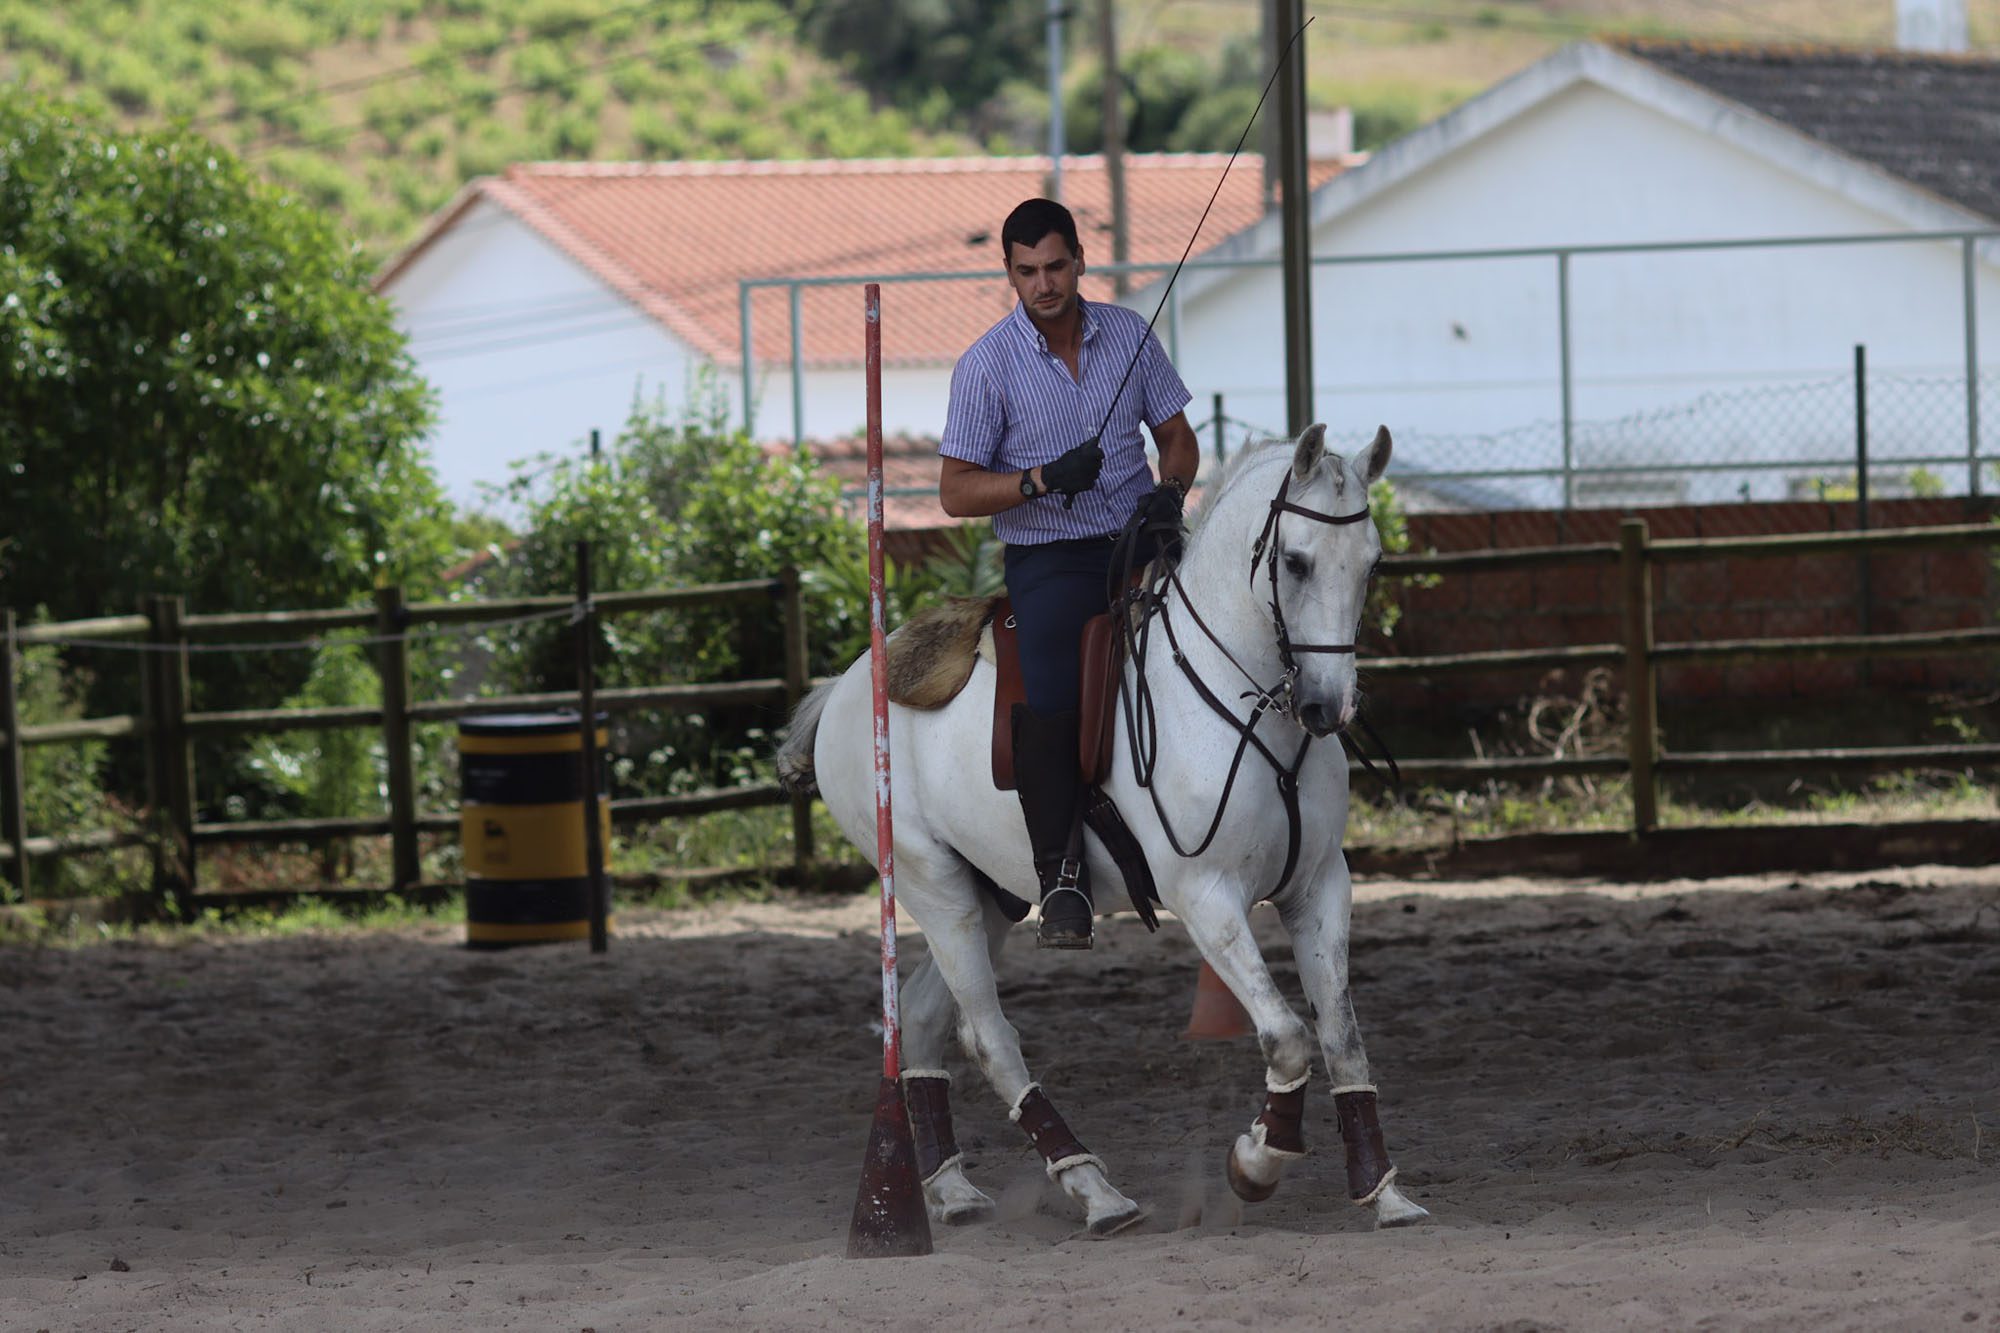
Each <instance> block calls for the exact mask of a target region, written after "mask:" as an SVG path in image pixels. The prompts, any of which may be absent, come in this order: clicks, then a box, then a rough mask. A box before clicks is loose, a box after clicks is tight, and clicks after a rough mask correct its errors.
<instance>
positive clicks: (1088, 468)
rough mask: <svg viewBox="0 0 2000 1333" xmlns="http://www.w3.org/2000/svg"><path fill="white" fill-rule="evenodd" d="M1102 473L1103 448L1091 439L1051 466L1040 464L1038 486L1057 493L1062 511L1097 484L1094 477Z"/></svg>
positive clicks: (1050, 464) (1094, 439) (1049, 464)
mask: <svg viewBox="0 0 2000 1333" xmlns="http://www.w3.org/2000/svg"><path fill="white" fill-rule="evenodd" d="M1103 470H1104V446H1102V445H1100V444H1099V443H1098V442H1097V438H1096V437H1095V436H1092V437H1091V438H1090V439H1088V440H1085V441H1084V442H1083V443H1082V444H1079V445H1077V446H1076V447H1075V448H1074V449H1071V450H1070V451H1069V452H1068V453H1065V454H1064V455H1063V456H1062V457H1060V458H1058V459H1056V460H1055V461H1054V462H1053V463H1044V464H1042V485H1044V486H1046V487H1047V488H1048V489H1049V490H1052V491H1057V492H1059V493H1061V495H1062V498H1063V508H1064V509H1068V508H1069V507H1070V506H1071V505H1073V504H1075V503H1076V497H1077V496H1079V495H1081V494H1083V493H1084V492H1085V491H1087V490H1089V489H1090V488H1091V487H1093V486H1095V485H1096V484H1097V474H1098V473H1100V472H1102V471H1103Z"/></svg>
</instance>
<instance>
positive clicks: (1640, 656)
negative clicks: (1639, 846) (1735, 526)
mask: <svg viewBox="0 0 2000 1333" xmlns="http://www.w3.org/2000/svg"><path fill="white" fill-rule="evenodd" d="M1618 566H1619V572H1620V573H1621V574H1622V575H1623V576H1624V583H1625V755H1626V759H1627V760H1628V761H1629V763H1630V764H1631V766H1632V831H1633V832H1634V833H1635V834H1638V835H1640V836H1642V837H1643V836H1644V835H1646V834H1648V833H1651V832H1652V831H1653V830H1654V828H1656V827H1658V825H1659V822H1660V792H1659V787H1658V784H1657V781H1656V780H1655V778H1654V776H1653V761H1654V759H1655V757H1656V756H1657V754H1658V752H1659V727H1660V717H1659V709H1660V703H1659V693H1658V681H1657V678H1656V671H1655V669H1654V666H1653V580H1652V577H1651V573H1652V571H1651V570H1650V569H1649V567H1648V565H1647V561H1646V520H1645V519H1643V518H1628V519H1625V520H1623V521H1622V522H1620V523H1619V525H1618Z"/></svg>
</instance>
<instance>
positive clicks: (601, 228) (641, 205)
mask: <svg viewBox="0 0 2000 1333" xmlns="http://www.w3.org/2000/svg"><path fill="white" fill-rule="evenodd" d="M1227 160H1228V159H1227V157H1226V156H1225V155H1223V154H1215V153H1189V154H1133V155H1131V156H1129V157H1127V158H1126V166H1127V169H1126V197H1127V199H1128V200H1129V201H1130V214H1131V218H1132V236H1131V247H1130V248H1131V257H1132V259H1133V261H1134V262H1138V263H1159V262H1164V263H1171V262H1173V261H1174V260H1176V259H1179V258H1180V255H1181V251H1182V249H1183V248H1184V247H1185V246H1186V245H1187V243H1188V238H1189V236H1190V235H1191V234H1192V233H1193V231H1194V228H1195V223H1196V221H1197V220H1198V219H1199V218H1200V217H1201V214H1202V210H1203V208H1205V207H1206V206H1207V204H1208V199H1209V195H1210V194H1211V192H1213V191H1214V190H1215V188H1216V183H1217V181H1218V179H1220V178H1221V176H1222V168H1223V164H1224V162H1226V161H1227ZM1345 165H1346V162H1344V161H1339V160H1325V161H1317V162H1314V163H1313V164H1312V166H1311V172H1310V177H1309V179H1310V183H1311V186H1312V188H1314V189H1317V188H1318V187H1319V186H1321V185H1323V184H1325V183H1326V182H1327V181H1329V180H1331V179H1332V178H1333V177H1334V176H1336V175H1338V174H1339V173H1340V172H1341V170H1342V169H1343V168H1344V166H1345ZM1048 166H1049V159H1048V158H1046V157H1015V158H903V159H894V160H867V161H806V162H657V163H571V162H543V163H528V164H523V165H519V166H514V167H510V168H509V169H508V170H507V173H506V175H504V176H500V177H484V178H482V179H480V180H477V181H474V182H473V183H472V184H471V185H469V186H468V187H467V188H466V189H465V190H464V191H463V192H461V194H460V196H459V198H458V199H456V200H454V201H453V203H452V204H451V205H449V206H447V207H446V208H445V209H444V210H443V211H441V212H440V213H438V214H437V215H436V216H435V217H434V218H433V219H432V221H431V222H430V224H429V225H428V226H427V228H426V229H425V231H424V233H423V235H422V236H420V237H419V238H418V239H417V241H416V242H415V243H414V244H412V245H411V246H410V247H409V248H408V249H407V250H405V251H403V253H402V254H400V255H398V256H397V257H396V258H395V259H393V260H391V261H390V263H389V264H388V265H387V266H386V267H385V268H384V269H383V271H382V272H381V274H380V275H379V276H378V278H377V280H376V285H377V287H378V288H380V287H383V286H386V285H387V284H388V283H390V282H392V281H393V280H394V279H395V277H396V275H397V274H398V273H400V272H402V271H403V270H404V269H405V268H407V267H408V266H409V265H410V264H411V263H412V262H413V261H414V260H415V259H416V258H417V257H418V256H419V255H421V254H422V253H423V252H424V250H425V249H427V248H428V247H429V246H430V245H431V244H432V243H433V242H435V241H436V240H437V239H438V238H439V237H440V236H442V235H444V234H446V233H447V232H448V231H449V230H450V229H451V227H452V226H453V225H454V224H455V223H456V222H457V220H458V219H459V218H460V217H462V216H463V215H464V213H465V211H466V210H467V209H468V208H469V207H470V206H471V204H472V203H473V202H474V201H475V200H477V199H479V198H482V197H483V198H485V199H489V200H491V201H492V202H493V203H495V204H497V205H499V206H500V207H502V208H504V209H506V210H507V211H509V212H511V213H513V214H514V215H515V216H517V217H519V218H520V219H521V220H522V221H524V222H526V223H527V224H528V225H529V226H531V227H533V228H535V229H536V230H537V231H538V232H540V233H541V234H542V235H543V236H545V237H547V238H548V239H549V240H550V241H551V242H553V243H554V244H555V245H557V246H559V247H560V248H561V249H562V250H563V251H565V252H566V253H568V254H569V255H571V256H572V257H573V258H575V259H576V260H577V261H578V262H579V263H581V264H583V265H584V266H585V267H586V268H588V269H589V270H590V271H591V272H593V273H595V274H596V275H597V276H598V277H599V278H600V279H602V280H603V281H604V282H605V283H606V285H608V286H609V287H611V288H612V289H613V290H614V291H616V292H618V293H619V294H620V295H622V296H623V297H624V298H625V299H626V300H628V301H631V302H632V303H633V304H634V305H636V306H638V307H639V308H640V309H642V310H644V311H645V312H647V313H648V314H649V315H651V316H652V317H653V318H654V319H656V320H658V321H659V323H660V324H661V325H663V326H664V327H666V328H667V329H668V330H670V331H671V332H673V333H674V334H675V335H677V336H678V337H680V338H681V339H683V340H685V341H686V342H688V343H689V344H691V345H692V346H693V347H694V348H695V349H696V350H697V351H698V352H700V353H701V354H702V355H704V356H706V357H707V358H709V359H710V360H712V361H714V362H716V363H717V364H719V365H724V366H728V367H731V368H734V367H736V365H737V364H738V361H739V355H738V352H739V347H740V339H741V334H740V312H739V304H738V301H739V297H738V288H737V283H738V281H739V280H740V279H743V278H768V277H800V276H807V277H821V276H840V275H857V276H861V275H865V276H879V275H885V274H896V273H918V272H954V273H956V272H972V273H979V274H982V275H984V276H983V278H982V279H979V280H972V281H966V280H960V281H955V282H927V283H894V284H888V285H885V286H884V288H883V293H882V350H883V360H884V361H885V363H888V364H892V365H894V364H900V365H949V364H950V363H951V362H952V361H954V360H956V359H957V357H958V355H959V353H961V352H963V351H964V350H965V348H966V347H967V346H968V345H969V344H970V343H971V342H972V340H973V339H974V338H976V337H978V336H979V334H980V333H982V332H983V331H985V329H986V328H987V327H988V326H989V325H991V324H992V323H993V321H994V320H996V319H998V318H999V317H1000V316H1001V315H1003V314H1005V313H1006V312H1007V311H1008V310H1009V309H1010V308H1011V307H1012V305H1013V301H1014V297H1013V293H1012V292H1011V291H1010V290H1009V289H1008V288H1007V286H1006V284H1005V282H1004V280H1003V278H1002V276H1001V273H1000V253H999V239H998V237H999V231H1000V223H1001V222H1002V221H1003V220H1004V219H1005V217H1006V215H1007V213H1008V211H1009V210H1010V209H1012V208H1013V206H1014V205H1015V204H1017V203H1019V202H1020V201H1021V200H1023V199H1026V198H1029V197H1031V196H1034V195H1038V194H1040V193H1042V192H1043V190H1044V188H1045V185H1044V176H1045V175H1046V173H1047V171H1048ZM1262 181H1263V163H1262V160H1261V159H1260V158H1258V157H1257V156H1256V155H1254V154H1247V153H1246V154H1244V155H1243V156H1241V157H1239V158H1238V159H1237V161H1236V165H1235V167H1234V168H1233V169H1231V171H1230V172H1229V176H1228V178H1227V180H1226V181H1225V182H1224V183H1223V186H1222V193H1221V195H1220V197H1219V198H1218V199H1217V200H1216V202H1215V208H1214V211H1213V212H1212V213H1210V214H1209V217H1208V220H1207V221H1206V222H1205V223H1203V224H1202V228H1201V237H1200V240H1199V242H1198V243H1197V246H1196V251H1197V253H1199V252H1200V251H1201V250H1204V249H1207V248H1208V247H1210V246H1212V245H1215V244H1217V243H1219V242H1221V241H1222V240H1224V239H1226V238H1227V237H1229V236H1230V235H1232V234H1234V233H1236V232H1238V231H1241V230H1243V229H1244V228H1246V227H1248V226H1250V225H1251V224H1252V223H1254V222H1256V221H1257V220H1258V219H1259V218H1260V217H1262V216H1263V203H1262V190H1263V185H1262ZM1063 195H1064V198H1065V201H1066V202H1067V203H1068V204H1069V205H1070V208H1071V209H1072V210H1073V211H1074V212H1075V213H1076V217H1077V230H1078V232H1079V237H1080V239H1081V240H1082V242H1083V247H1084V254H1085V258H1086V259H1087V260H1089V261H1093V262H1096V263H1108V262H1110V259H1111V237H1110V234H1109V230H1108V222H1107V220H1106V219H1107V217H1108V214H1109V207H1108V203H1107V200H1108V198H1109V183H1108V181H1107V178H1106V174H1105V170H1104V160H1103V159H1102V158H1101V157H1077V158H1065V159H1063ZM1143 280H1144V279H1143V277H1142V278H1141V281H1143ZM753 291H754V295H753V297H752V316H751V322H752V329H753V336H754V338H755V343H756V346H755V355H756V359H757V360H758V361H760V362H763V363H766V364H772V363H777V364H783V363H786V362H788V361H789V360H790V357H791V332H790V319H789V313H790V312H789V308H788V307H789V295H788V293H787V292H786V291H785V290H784V289H782V288H756V289H753ZM1110 291H1111V284H1110V283H1109V281H1092V280H1090V279H1086V288H1085V294H1086V295H1089V296H1093V297H1097V298H1099V299H1104V298H1107V297H1108V296H1109V295H1110ZM800 308H801V316H802V319H801V323H802V326H803V332H802V336H801V354H802V356H803V358H804V360H805V362H806V363H807V364H809V365H814V366H845V365H856V364H859V363H860V360H861V345H862V325H861V298H860V295H859V293H858V291H857V290H856V289H855V288H854V287H853V286H850V285H847V284H841V285H838V286H833V287H825V288H806V289H804V290H803V293H802V296H801V300H800Z"/></svg>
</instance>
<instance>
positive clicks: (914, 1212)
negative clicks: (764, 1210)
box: [847, 282, 931, 1259]
mask: <svg viewBox="0 0 2000 1333" xmlns="http://www.w3.org/2000/svg"><path fill="white" fill-rule="evenodd" d="M864 290H865V293H866V296H865V302H866V319H867V329H866V338H867V356H866V366H867V376H868V674H869V678H870V681H871V683H872V684H873V686H874V694H875V857H876V866H877V867H878V868H879V869H880V871H881V873H882V1086H881V1089H880V1091H879V1092H878V1093H877V1095H876V1098H875V1123H874V1126H873V1128H872V1129H871V1130H870V1131H869V1135H868V1155H867V1156H866V1157H865V1158H864V1159H863V1160H862V1164H861V1190H860V1193H859V1195H858V1196H857V1197H856V1198H855V1200H854V1219H853V1221H852V1222H851V1223H850V1224H849V1226H848V1229H847V1257H848V1258H850V1259H880V1258H888V1257H891V1256H899V1255H919V1254H929V1253H930V1252H931V1225H930V1216H929V1214H928V1213H927V1212H926V1211H925V1210H924V1187H923V1183H922V1181H920V1180H919V1179H918V1178H917V1149H916V1143H915V1141H914V1140H913V1139H912V1138H911V1135H910V1117H909V1112H908V1110H907V1109H906V1108H905V1106H904V1104H903V1086H902V1072H903V1071H902V1062H903V1031H902V1021H901V1018H900V1016H899V1015H898V1013H897V1004H896V839H895V825H894V822H893V820H892V819H891V818H890V811H889V672H888V665H887V661H886V658H885V655H884V653H883V647H882V641H883V639H884V637H885V630H884V627H883V626H884V621H885V619H886V612H885V608H884V569H883V557H882V288H881V286H880V285H879V284H877V283H873V282H871V283H869V284H868V285H867V287H866V288H865V289H864Z"/></svg>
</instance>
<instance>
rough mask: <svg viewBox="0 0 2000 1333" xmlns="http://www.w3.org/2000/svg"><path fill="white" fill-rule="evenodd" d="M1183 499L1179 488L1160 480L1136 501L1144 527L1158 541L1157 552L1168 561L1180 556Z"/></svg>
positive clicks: (1176, 560) (1176, 562) (1172, 563)
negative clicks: (1142, 497)
mask: <svg viewBox="0 0 2000 1333" xmlns="http://www.w3.org/2000/svg"><path fill="white" fill-rule="evenodd" d="M1184 503H1185V501H1184V497H1183V496H1182V493H1181V488H1180V487H1179V486H1177V485H1175V484H1173V483H1171V482H1165V481H1163V482H1161V483H1160V484H1159V485H1157V486H1155V487H1154V488H1153V489H1152V492H1151V493H1150V494H1148V495H1147V496H1146V498H1145V499H1143V500H1141V501H1140V502H1139V513H1140V514H1141V515H1142V516H1143V518H1142V522H1143V524H1144V527H1145V530H1146V531H1147V532H1149V533H1152V534H1153V535H1154V536H1155V537H1156V538H1157V539H1158V541H1159V552H1160V556H1161V557H1162V558H1163V559H1164V560H1166V562H1167V563H1168V564H1169V565H1178V564H1179V563H1180V560H1181V536H1182V532H1183V527H1182V512H1183V511H1182V505H1183V504H1184Z"/></svg>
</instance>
